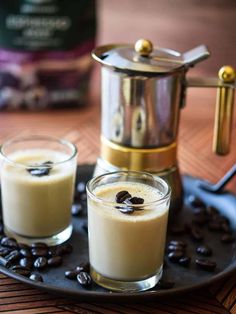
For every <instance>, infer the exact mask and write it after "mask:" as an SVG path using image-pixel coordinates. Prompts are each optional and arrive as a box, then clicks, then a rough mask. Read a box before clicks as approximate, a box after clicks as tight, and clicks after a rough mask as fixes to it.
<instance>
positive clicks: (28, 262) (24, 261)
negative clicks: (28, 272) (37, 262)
mask: <svg viewBox="0 0 236 314" xmlns="http://www.w3.org/2000/svg"><path fill="white" fill-rule="evenodd" d="M19 264H20V266H23V267H27V268H32V267H33V264H34V261H33V259H32V258H29V257H24V258H21V259H20V260H19Z"/></svg>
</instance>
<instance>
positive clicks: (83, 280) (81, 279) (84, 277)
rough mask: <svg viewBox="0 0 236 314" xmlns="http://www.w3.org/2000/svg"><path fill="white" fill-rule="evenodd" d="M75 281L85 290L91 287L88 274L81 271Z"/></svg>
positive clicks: (90, 279)
mask: <svg viewBox="0 0 236 314" xmlns="http://www.w3.org/2000/svg"><path fill="white" fill-rule="evenodd" d="M77 281H78V283H79V284H80V285H81V286H83V287H85V288H87V287H89V286H90V285H91V283H92V278H91V276H90V275H89V274H88V273H86V272H84V271H82V272H80V273H79V274H78V275H77Z"/></svg>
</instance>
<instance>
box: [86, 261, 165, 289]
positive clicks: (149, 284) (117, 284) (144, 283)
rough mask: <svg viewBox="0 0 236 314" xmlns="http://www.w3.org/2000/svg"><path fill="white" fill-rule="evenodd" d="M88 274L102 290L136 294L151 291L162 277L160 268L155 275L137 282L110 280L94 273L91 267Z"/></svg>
mask: <svg viewBox="0 0 236 314" xmlns="http://www.w3.org/2000/svg"><path fill="white" fill-rule="evenodd" d="M90 274H91V276H92V278H93V280H94V281H95V282H96V283H97V284H98V285H100V286H102V287H103V288H106V289H109V290H113V291H119V292H138V291H144V290H148V289H151V288H153V287H154V286H155V285H156V284H157V283H158V281H159V280H160V279H161V276H162V267H161V268H160V270H159V271H158V272H157V273H156V274H155V275H152V276H151V277H149V278H146V279H142V280H137V281H120V280H115V279H110V278H107V277H104V276H103V275H101V274H99V273H98V272H96V270H95V269H94V268H93V267H91V266H90Z"/></svg>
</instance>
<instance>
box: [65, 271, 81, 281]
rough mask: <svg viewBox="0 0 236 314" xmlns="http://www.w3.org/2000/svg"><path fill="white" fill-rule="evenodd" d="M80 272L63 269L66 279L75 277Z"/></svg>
mask: <svg viewBox="0 0 236 314" xmlns="http://www.w3.org/2000/svg"><path fill="white" fill-rule="evenodd" d="M79 273H80V271H78V270H76V269H74V270H67V271H65V277H66V278H68V279H76V277H77V275H78V274H79Z"/></svg>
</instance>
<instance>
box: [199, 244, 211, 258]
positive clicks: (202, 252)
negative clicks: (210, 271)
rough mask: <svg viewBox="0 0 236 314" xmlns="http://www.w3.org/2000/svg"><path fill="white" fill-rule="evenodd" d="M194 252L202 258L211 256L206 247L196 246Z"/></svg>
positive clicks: (209, 249)
mask: <svg viewBox="0 0 236 314" xmlns="http://www.w3.org/2000/svg"><path fill="white" fill-rule="evenodd" d="M196 252H197V253H198V254H200V255H203V256H211V255H212V249H211V248H210V247H209V246H206V245H201V246H198V247H197V249H196Z"/></svg>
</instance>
